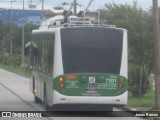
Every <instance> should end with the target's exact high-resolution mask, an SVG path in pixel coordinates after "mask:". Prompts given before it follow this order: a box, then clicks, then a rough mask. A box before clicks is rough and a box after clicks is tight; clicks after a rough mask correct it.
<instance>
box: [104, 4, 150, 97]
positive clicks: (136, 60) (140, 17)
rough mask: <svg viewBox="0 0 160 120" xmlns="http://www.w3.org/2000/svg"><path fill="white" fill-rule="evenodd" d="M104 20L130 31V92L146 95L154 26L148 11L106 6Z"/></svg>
mask: <svg viewBox="0 0 160 120" xmlns="http://www.w3.org/2000/svg"><path fill="white" fill-rule="evenodd" d="M101 16H102V19H104V20H105V21H107V23H108V24H114V25H116V26H117V27H122V28H126V29H127V30H128V47H129V90H130V91H131V93H132V95H133V96H142V95H144V94H145V93H146V92H147V90H148V88H150V86H149V85H150V84H149V80H148V77H149V75H150V73H151V70H152V55H153V54H152V53H153V50H152V44H153V43H152V31H151V30H152V25H151V15H150V14H149V12H148V11H144V10H142V9H141V8H137V4H136V2H135V3H134V5H133V6H130V5H116V4H106V5H105V9H104V10H103V11H102V14H101Z"/></svg>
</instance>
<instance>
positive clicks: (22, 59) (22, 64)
mask: <svg viewBox="0 0 160 120" xmlns="http://www.w3.org/2000/svg"><path fill="white" fill-rule="evenodd" d="M22 17H23V20H22V55H21V66H22V67H23V66H24V0H23V16H22Z"/></svg>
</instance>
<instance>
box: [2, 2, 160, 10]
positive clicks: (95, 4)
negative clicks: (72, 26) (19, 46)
mask: <svg viewBox="0 0 160 120" xmlns="http://www.w3.org/2000/svg"><path fill="white" fill-rule="evenodd" d="M9 1H11V0H0V7H1V8H11V2H9ZM12 1H17V2H13V4H12V8H13V9H14V8H19V9H22V2H20V1H22V0H12ZM28 1H29V0H25V9H28ZM32 1H33V2H32V4H34V5H37V9H41V6H42V5H41V2H39V0H32ZM72 1H73V0H44V8H45V9H52V8H53V7H55V6H60V5H61V4H62V3H63V2H68V3H71V2H72ZM77 1H78V3H79V4H81V5H82V7H81V8H79V9H84V7H86V6H87V4H88V3H89V1H90V0H77ZM133 1H134V0H94V2H93V3H92V5H91V6H90V9H91V10H96V9H98V8H100V7H103V6H104V4H105V3H113V2H114V3H116V4H126V3H127V4H129V5H133ZM136 1H137V2H138V6H139V7H142V8H143V9H148V8H150V7H151V6H152V0H136ZM158 1H159V6H160V0H158ZM67 7H68V6H66V7H65V8H66V9H67Z"/></svg>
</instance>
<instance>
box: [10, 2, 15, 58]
mask: <svg viewBox="0 0 160 120" xmlns="http://www.w3.org/2000/svg"><path fill="white" fill-rule="evenodd" d="M12 2H14V1H11V16H10V17H11V18H10V23H11V27H10V59H11V58H12V51H13V41H12Z"/></svg>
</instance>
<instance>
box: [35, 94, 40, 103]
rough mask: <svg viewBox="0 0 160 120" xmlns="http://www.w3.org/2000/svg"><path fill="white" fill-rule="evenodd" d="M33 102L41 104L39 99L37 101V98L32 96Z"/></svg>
mask: <svg viewBox="0 0 160 120" xmlns="http://www.w3.org/2000/svg"><path fill="white" fill-rule="evenodd" d="M34 102H35V103H41V99H39V98H38V97H37V96H35V95H34Z"/></svg>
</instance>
